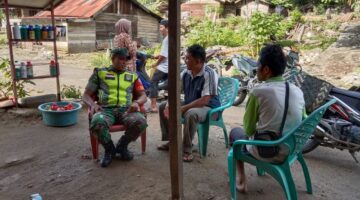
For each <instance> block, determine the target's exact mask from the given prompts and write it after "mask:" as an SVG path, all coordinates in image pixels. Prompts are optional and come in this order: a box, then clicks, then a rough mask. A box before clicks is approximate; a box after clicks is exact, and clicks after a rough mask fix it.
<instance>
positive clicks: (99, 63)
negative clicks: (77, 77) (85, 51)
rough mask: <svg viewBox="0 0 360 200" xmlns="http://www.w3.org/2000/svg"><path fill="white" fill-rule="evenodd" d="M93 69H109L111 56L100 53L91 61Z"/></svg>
mask: <svg viewBox="0 0 360 200" xmlns="http://www.w3.org/2000/svg"><path fill="white" fill-rule="evenodd" d="M90 65H91V67H92V68H102V67H109V66H110V65H111V59H110V56H109V55H107V54H106V53H99V54H96V55H95V56H93V57H92V58H91V60H90Z"/></svg>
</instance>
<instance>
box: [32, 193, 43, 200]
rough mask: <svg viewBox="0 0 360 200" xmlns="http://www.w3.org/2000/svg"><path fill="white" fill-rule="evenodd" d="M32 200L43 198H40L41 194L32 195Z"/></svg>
mask: <svg viewBox="0 0 360 200" xmlns="http://www.w3.org/2000/svg"><path fill="white" fill-rule="evenodd" d="M31 200H42V197H41V196H40V194H32V195H31Z"/></svg>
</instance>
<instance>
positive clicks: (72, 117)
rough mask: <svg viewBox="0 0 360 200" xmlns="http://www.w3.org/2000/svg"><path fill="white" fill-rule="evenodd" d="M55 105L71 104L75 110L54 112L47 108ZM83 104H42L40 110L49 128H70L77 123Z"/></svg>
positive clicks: (63, 102) (64, 102) (65, 103)
mask: <svg viewBox="0 0 360 200" xmlns="http://www.w3.org/2000/svg"><path fill="white" fill-rule="evenodd" d="M53 103H56V104H57V105H58V106H66V105H68V104H69V103H71V104H72V105H73V107H74V109H73V110H65V111H52V110H47V109H46V108H47V107H49V106H51V105H52V104H53ZM81 107H82V106H81V104H80V103H76V102H66V101H61V102H50V103H44V104H41V105H40V106H39V107H38V109H39V110H40V112H41V114H42V118H43V122H44V123H45V124H46V125H48V126H59V127H61V126H70V125H74V124H76V123H77V118H78V114H79V111H80V109H81Z"/></svg>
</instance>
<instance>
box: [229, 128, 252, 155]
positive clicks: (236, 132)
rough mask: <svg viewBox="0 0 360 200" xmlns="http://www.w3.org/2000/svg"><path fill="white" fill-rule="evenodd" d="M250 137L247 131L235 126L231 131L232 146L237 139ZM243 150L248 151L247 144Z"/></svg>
mask: <svg viewBox="0 0 360 200" xmlns="http://www.w3.org/2000/svg"><path fill="white" fill-rule="evenodd" d="M248 139H249V138H248V137H247V136H246V134H245V131H244V130H243V129H242V128H240V127H237V128H233V129H231V131H230V146H232V145H233V143H234V142H236V140H248ZM241 151H242V152H244V153H248V151H247V149H246V145H244V146H243V149H241Z"/></svg>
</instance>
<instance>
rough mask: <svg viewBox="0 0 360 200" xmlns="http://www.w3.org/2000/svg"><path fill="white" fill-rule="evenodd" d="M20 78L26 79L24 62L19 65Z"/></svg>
mask: <svg viewBox="0 0 360 200" xmlns="http://www.w3.org/2000/svg"><path fill="white" fill-rule="evenodd" d="M20 71H21V78H27V71H26V65H25V63H24V62H21V63H20Z"/></svg>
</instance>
